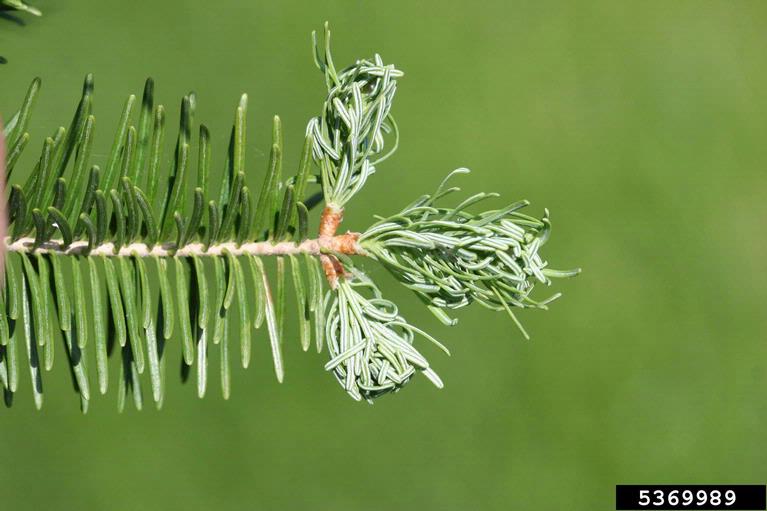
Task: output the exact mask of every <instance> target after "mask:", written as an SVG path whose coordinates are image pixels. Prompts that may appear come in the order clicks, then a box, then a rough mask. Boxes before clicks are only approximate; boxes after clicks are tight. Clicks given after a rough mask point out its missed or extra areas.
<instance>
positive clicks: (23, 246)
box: [3, 232, 365, 257]
mask: <svg viewBox="0 0 767 511" xmlns="http://www.w3.org/2000/svg"><path fill="white" fill-rule="evenodd" d="M358 237H359V234H358V233H353V232H348V233H346V234H342V235H339V236H333V237H324V238H323V237H321V238H317V239H308V240H305V241H303V242H301V243H295V242H292V241H281V242H278V243H272V242H270V241H259V242H252V243H243V244H241V245H238V244H237V243H234V242H226V243H218V244H215V245H211V246H210V247H208V249H207V250H205V245H204V244H202V243H189V244H187V245H184V246H183V247H181V248H179V249H176V246H175V244H173V243H165V244H162V245H155V246H154V247H150V246H149V245H147V244H145V243H131V244H129V245H125V246H123V247H120V248H119V249H118V250H115V245H114V244H113V243H104V244H102V245H98V246H96V247H94V248H93V250H91V251H90V252H88V242H86V241H75V242H73V243H71V244H70V245H69V246H67V247H65V246H64V244H63V242H62V241H60V240H51V241H49V242H46V243H43V244H42V245H41V246H39V247H38V248H34V243H35V239H34V238H20V239H18V240H16V241H12V240H11V239H10V238H5V242H4V243H3V245H4V247H5V249H6V251H8V252H27V253H32V252H34V253H43V254H45V253H51V254H59V255H104V256H122V257H128V256H138V257H149V256H157V257H168V256H174V255H176V256H182V257H189V256H200V257H205V256H221V255H224V254H225V253H226V251H228V252H231V253H232V255H235V256H239V255H254V256H284V255H297V254H309V255H313V256H319V257H322V256H323V255H324V254H327V253H341V254H346V255H365V250H364V249H363V248H362V247H361V246H360V245H359V243H357V238H358Z"/></svg>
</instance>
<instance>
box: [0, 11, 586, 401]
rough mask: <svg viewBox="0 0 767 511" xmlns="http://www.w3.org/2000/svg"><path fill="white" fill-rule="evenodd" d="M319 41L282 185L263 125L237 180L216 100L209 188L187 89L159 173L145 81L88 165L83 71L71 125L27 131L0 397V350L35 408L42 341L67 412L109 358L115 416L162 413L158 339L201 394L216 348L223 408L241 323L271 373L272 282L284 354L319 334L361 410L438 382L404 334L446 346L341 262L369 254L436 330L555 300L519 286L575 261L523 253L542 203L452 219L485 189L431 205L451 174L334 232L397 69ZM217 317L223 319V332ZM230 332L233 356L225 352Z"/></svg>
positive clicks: (8, 383)
mask: <svg viewBox="0 0 767 511" xmlns="http://www.w3.org/2000/svg"><path fill="white" fill-rule="evenodd" d="M329 41H330V31H329V30H328V27H327V24H326V26H325V43H324V47H323V49H322V50H320V48H319V45H318V43H317V40H316V36H315V37H314V47H315V59H316V63H317V66H318V67H319V68H320V70H321V71H322V73H323V76H324V79H325V85H326V88H327V98H326V101H325V103H324V105H323V108H322V113H321V115H320V116H318V117H316V118H314V119H311V120H310V121H309V123H308V126H307V130H306V137H305V140H304V144H303V148H302V150H301V158H300V164H299V168H298V169H297V171H296V173H295V175H293V176H289V177H288V178H287V179H286V178H284V177H283V153H284V150H285V148H284V143H283V135H282V130H283V127H282V123H281V121H280V118H279V117H277V116H275V117H274V119H273V123H272V141H271V151H270V157H269V162H268V166H267V169H266V172H265V174H264V176H263V181H262V183H261V186H260V188H259V191H258V193H254V192H253V191H251V188H250V186H249V181H250V180H249V178H248V177H249V176H248V173H249V172H251V170H249V169H247V161H246V157H245V155H246V154H247V151H246V140H247V103H248V97H247V95H245V94H243V95H242V96H241V97H240V100H239V102H238V103H237V105H236V107H235V112H234V120H233V125H232V129H231V134H230V139H229V145H228V151H227V152H226V154H225V157H224V158H222V159H221V160H223V172H222V173H221V174H220V175H221V176H222V178H221V180H220V182H219V183H212V182H211V181H212V179H211V176H212V175H213V174H214V173H213V172H212V171H211V169H212V166H213V165H215V164H216V159H215V158H214V157H213V156H212V154H213V151H214V149H215V148H213V147H212V146H211V143H210V140H211V134H210V132H209V130H208V128H207V127H206V126H205V125H203V124H199V125H196V122H197V120H196V116H195V113H196V106H197V97H196V95H195V94H194V93H189V94H188V95H186V96H185V97H184V98H183V99H182V102H181V115H180V118H179V123H178V134H177V136H176V138H175V141H174V142H175V148H174V152H173V154H172V164H171V165H170V167H169V168H166V167H165V166H164V165H163V162H164V158H163V146H164V140H165V135H166V127H165V125H166V119H165V109H164V107H163V106H162V105H161V104H158V103H157V102H156V99H155V84H154V82H153V81H152V80H151V79H148V80H147V81H146V83H145V85H144V91H143V95H142V99H141V103H140V107H139V108H138V112H137V114H135V115H134V112H133V111H134V106H135V104H136V97H135V96H133V95H131V96H129V97H128V98H127V100H126V101H125V103H124V106H123V110H122V115H121V117H120V119H119V121H118V123H117V126H116V128H115V135H114V136H113V137H112V149H111V151H110V152H109V156H108V158H107V159H106V160H105V161H96V158H95V157H94V152H93V151H92V148H93V146H94V143H95V138H96V130H95V126H96V118H95V115H94V113H93V112H94V109H93V90H94V81H93V77H92V76H90V75H88V76H87V77H86V78H85V81H84V84H83V88H82V94H81V97H80V101H79V102H78V105H77V108H76V109H75V112H74V114H73V117H72V119H71V121H70V122H69V124H68V125H67V127H64V126H62V127H60V128H58V129H57V130H56V131H55V132H54V133H53V134H51V136H49V137H46V138H45V139H44V142H43V143H42V148H41V152H40V156H39V158H37V160H36V163H35V165H34V167H33V168H32V169H31V172H30V173H29V175H28V178H27V179H26V181H25V182H24V183H23V184H21V183H12V186H11V190H10V194H9V199H8V215H7V218H8V221H9V225H10V228H11V229H10V234H9V235H8V236H5V237H4V236H0V250H2V251H4V252H7V254H6V255H7V258H6V261H5V264H4V267H5V271H6V276H5V281H4V286H3V288H2V290H0V385H1V386H2V388H3V391H4V396H5V400H6V403H8V404H10V403H11V402H12V401H13V398H14V395H15V394H16V392H17V390H18V388H19V378H20V376H19V374H20V370H21V368H20V366H21V365H22V362H21V361H20V358H19V357H20V356H22V355H20V354H21V353H26V355H27V358H26V363H27V365H28V369H29V375H30V379H31V383H32V389H33V398H34V402H35V404H36V406H38V407H40V406H41V405H42V402H43V383H42V382H43V374H44V371H49V370H50V369H51V368H52V366H53V362H54V358H55V357H54V353H55V351H56V350H55V344H56V341H57V339H58V338H59V337H61V338H63V340H64V345H65V348H66V350H65V351H66V353H65V355H66V358H67V362H68V363H69V366H70V368H71V375H72V378H73V385H74V387H75V389H76V390H77V392H78V394H79V401H80V406H81V408H82V410H83V411H86V410H87V408H88V405H89V401H90V399H91V398H92V397H93V395H94V394H95V389H96V388H98V391H99V392H100V393H102V394H103V393H105V392H107V389H108V388H109V387H110V373H109V368H108V362H107V361H108V357H109V356H110V352H111V356H118V357H119V358H120V371H119V375H118V377H117V397H118V409H119V410H122V409H124V407H125V404H126V402H127V401H128V398H129V397H131V398H132V401H133V403H134V405H135V406H136V407H137V408H139V409H141V408H142V407H143V405H144V397H145V395H146V396H150V397H151V400H152V401H154V402H155V404H156V405H157V406H158V407H160V406H162V404H163V403H164V392H165V381H164V378H165V377H164V374H165V369H164V367H165V364H166V362H165V361H166V359H167V346H168V345H167V343H168V342H169V341H170V342H172V341H174V340H177V341H178V343H177V344H179V345H180V352H181V358H182V368H183V370H182V376H183V378H184V379H186V378H188V377H189V376H190V375H191V374H193V373H194V375H195V377H196V380H197V385H196V390H197V394H198V396H200V397H202V396H204V395H205V394H206V393H207V388H208V384H209V381H210V374H209V370H210V368H209V362H208V355H209V353H210V351H211V349H214V347H217V348H215V349H218V350H219V354H220V366H219V371H220V378H219V379H220V383H221V392H222V395H223V397H224V398H225V399H228V398H229V396H230V395H231V385H230V380H231V377H230V371H231V368H230V365H231V363H232V360H234V359H235V358H238V359H239V360H240V363H241V364H242V365H243V367H248V366H249V365H250V363H251V358H252V356H251V354H252V350H253V347H252V335H251V334H252V331H251V329H259V328H261V327H263V326H265V327H266V328H265V330H266V334H265V337H266V338H267V339H268V343H269V349H270V351H271V354H272V365H273V368H274V372H275V376H276V378H277V380H278V381H282V380H283V377H284V372H285V364H284V360H283V356H282V344H283V337H284V335H283V330H284V325H285V321H286V318H288V317H289V316H288V310H289V309H287V308H286V304H285V300H286V289H287V288H288V287H291V286H292V289H293V291H294V295H295V301H296V303H295V307H296V308H295V312H296V315H295V321H296V323H297V326H298V331H299V342H300V344H301V346H302V348H303V349H304V350H305V351H306V350H308V349H309V347H310V346H311V345H312V337H314V345H315V346H316V349H317V351H321V350H322V348H323V346H324V345H325V341H326V340H327V345H328V351H329V357H330V361H329V362H328V363H327V364H326V369H327V370H329V371H331V372H332V373H333V374H334V376H335V377H336V379H337V380H338V382H339V383H340V384H341V386H342V387H343V388H344V389H345V390H346V391H347V392H348V393H349V394H350V395H351V396H352V397H353V398H354V399H357V400H361V399H365V400H368V401H371V402H372V400H373V399H375V398H377V397H380V396H382V395H385V394H388V393H391V392H396V391H399V390H400V389H401V388H403V387H404V385H406V384H407V383H408V382H409V381H411V380H412V376H413V375H414V374H415V373H417V372H420V373H423V374H424V375H425V376H426V377H427V378H428V379H430V380H431V381H432V382H433V383H434V384H435V385H436V386H437V387H442V381H441V380H440V378H439V377H438V376H437V374H436V373H435V372H434V371H433V369H432V368H431V366H430V364H429V363H428V361H427V360H426V359H425V357H424V356H423V355H422V354H421V353H420V352H419V351H418V350H417V349H416V348H415V346H414V342H415V339H416V337H417V336H416V334H418V335H419V336H421V337H424V338H426V339H427V340H429V341H432V342H433V343H435V344H437V346H439V347H440V348H441V349H443V350H444V351H445V352H447V349H446V348H444V346H442V345H441V344H439V343H438V342H437V341H436V340H435V339H433V338H432V337H431V336H429V335H428V334H426V333H425V332H424V331H422V330H421V329H419V328H417V327H415V326H413V325H411V324H410V323H408V322H407V321H406V320H405V319H404V318H403V317H402V316H400V315H399V313H398V311H397V307H396V305H395V304H394V303H392V302H391V301H388V300H386V299H385V298H383V296H382V295H381V293H380V291H379V290H378V288H377V287H376V285H375V283H374V282H373V281H372V280H371V279H370V278H369V277H368V276H366V275H365V274H364V273H362V272H361V271H360V269H359V268H358V267H357V266H356V264H355V262H354V260H353V259H352V257H350V256H354V257H357V258H358V257H369V258H372V259H374V260H377V261H378V262H379V263H381V264H383V265H384V266H385V267H386V268H387V269H388V270H389V271H390V272H391V273H392V274H393V275H394V276H395V277H396V278H397V279H398V280H399V281H400V282H401V283H402V284H403V285H405V286H406V287H408V288H410V289H411V290H413V291H414V292H415V293H416V294H417V295H418V296H419V297H420V298H421V299H422V300H423V301H424V302H425V303H426V304H427V306H428V307H429V309H430V310H431V311H432V312H433V313H434V314H435V315H436V316H437V317H438V318H439V319H441V320H442V321H443V322H445V323H447V324H454V323H455V321H454V320H452V319H451V318H450V317H449V316H448V312H447V311H450V310H453V309H457V308H460V307H463V306H466V305H468V304H470V303H473V302H477V303H479V304H481V305H483V306H485V307H488V308H491V309H495V310H505V311H507V312H508V313H509V314H510V315H511V316H512V318H513V320H514V321H515V322H517V324H518V325H519V322H518V321H517V319H516V317H515V315H514V313H513V312H512V309H513V308H515V307H516V308H537V309H545V308H546V307H547V304H548V303H549V302H551V301H552V300H553V299H554V298H556V297H557V296H558V295H554V296H553V297H551V298H548V299H545V300H540V301H537V300H535V299H533V298H532V297H531V292H532V290H533V288H534V286H535V285H536V283H538V284H539V285H540V284H545V285H549V284H550V283H551V279H552V278H557V277H565V276H572V275H575V274H576V273H578V271H579V270H572V271H564V272H563V271H556V270H552V269H550V268H549V267H548V265H547V263H546V262H545V261H544V260H543V258H542V257H541V255H540V249H541V247H542V246H543V245H544V243H545V242H546V240H547V239H548V236H549V233H550V222H549V217H548V211H546V213H545V214H544V216H543V218H541V219H537V218H534V217H531V216H528V215H524V214H523V213H521V211H520V209H521V208H522V207H524V206H526V205H527V203H526V202H525V201H521V202H518V203H514V204H512V205H510V206H508V207H506V208H501V209H495V210H487V211H484V212H480V213H474V212H471V206H473V205H474V204H477V203H479V202H480V201H482V200H485V199H487V198H490V197H493V196H495V194H477V195H475V196H472V197H470V198H468V199H466V200H464V201H463V202H462V203H460V204H459V205H457V206H455V207H448V206H444V205H437V201H440V200H441V199H442V197H444V196H445V195H447V194H448V193H450V192H452V191H455V190H456V188H448V187H447V181H448V179H449V178H450V176H448V179H445V181H443V183H442V185H441V186H440V187H439V188H438V189H437V191H436V192H435V193H433V194H431V195H424V196H423V197H421V198H419V199H418V200H417V201H415V202H414V203H412V204H410V205H409V206H407V207H406V208H405V209H403V210H402V211H400V212H399V213H398V214H396V215H393V216H391V217H387V218H380V221H379V222H378V223H376V224H374V225H373V226H371V227H370V228H369V229H367V230H366V231H365V232H364V233H362V234H359V233H351V232H348V233H346V234H340V235H339V234H337V232H338V229H339V226H340V224H341V221H342V219H343V214H344V206H345V205H346V204H347V203H348V201H349V200H351V199H352V198H353V197H354V195H355V194H356V193H357V192H358V191H359V190H360V189H361V188H362V186H363V185H364V184H365V183H366V181H367V179H368V178H369V177H370V175H372V174H373V172H375V169H376V165H379V164H380V163H381V162H383V161H384V160H385V159H386V158H387V157H388V156H389V155H390V154H391V153H392V152H393V151H394V150H396V148H397V145H398V130H397V125H396V123H395V122H394V119H393V118H392V116H391V113H390V112H391V106H392V101H393V98H394V94H395V92H396V87H397V78H399V77H401V76H402V73H401V71H399V70H397V69H396V68H395V67H394V66H392V65H384V64H383V61H382V59H381V58H380V57H379V56H378V55H376V56H375V57H374V58H373V59H362V60H358V61H356V62H355V63H354V64H353V65H351V66H348V67H345V68H343V69H342V70H340V71H338V70H337V69H336V67H335V64H334V63H333V59H332V56H331V54H330V43H329ZM40 86H41V82H40V80H39V79H35V80H33V82H32V84H31V85H30V87H29V90H28V91H27V94H26V96H25V98H24V100H23V102H22V105H21V107H20V108H19V110H18V112H17V113H16V114H15V115H14V116H12V117H11V120H10V122H9V123H8V125H7V126H6V127H5V128H3V129H2V131H0V165H3V164H4V165H5V169H2V168H0V173H1V174H3V175H5V176H7V177H8V178H11V176H12V175H13V171H14V168H15V166H16V165H17V164H18V162H19V161H20V156H21V154H22V153H23V152H24V151H25V150H26V149H27V148H28V147H29V144H30V140H31V137H30V132H29V130H28V128H29V125H30V122H29V121H30V118H31V113H32V111H33V108H34V105H35V102H36V98H37V95H38V92H39V90H40ZM194 134H196V136H197V139H196V140H195V139H194ZM390 135H391V136H390ZM3 138H5V139H7V153H6V154H5V155H2V154H1V152H2V147H1V146H2V140H3ZM195 144H196V146H197V152H196V154H193V153H192V147H193V146H194V145H195ZM315 167H317V168H318V169H319V173H318V174H317V175H313V174H312V171H313V170H314V169H315ZM464 172H467V171H465V170H464V169H459V170H457V171H455V172H454V173H453V174H455V173H464ZM453 174H451V176H452V175H453ZM312 184H319V185H320V186H321V187H322V191H321V192H320V196H322V197H324V199H325V208H324V210H323V213H322V216H321V218H320V222H319V225H318V226H317V231H316V232H317V236H316V237H315V238H310V237H309V234H308V233H309V230H310V226H309V217H308V209H309V207H311V205H312V204H315V203H316V199H315V198H313V197H315V196H316V195H317V194H316V193H315V194H314V195H313V192H314V191H313V190H310V185H312ZM214 189H215V191H214ZM3 217H5V215H3ZM0 227H1V226H0ZM264 257H274V258H275V260H276V272H275V275H268V274H267V272H266V271H265V266H264V263H263V261H262V258H264ZM148 258H149V259H148ZM152 260H154V262H153V263H152ZM170 266H172V268H171V267H170ZM211 266H212V268H211ZM323 273H324V274H325V280H327V282H328V284H329V287H330V289H329V290H327V291H326V290H325V289H324V284H323ZM155 283H156V284H155ZM157 288H159V289H157ZM233 316H235V317H236V320H237V322H238V323H237V325H238V328H232V327H230V322H231V321H232V319H233V318H232V317H233ZM520 328H521V325H520ZM525 335H526V334H525ZM237 340H239V347H237V346H235V345H233V344H232V343H233V342H235V341H237ZM111 344H114V345H115V346H116V349H114V350H110V348H109V346H110V345H111ZM22 345H23V347H22ZM234 353H239V356H234V355H233V354H234ZM91 366H93V367H91ZM192 367H194V369H195V370H194V371H192ZM94 371H95V379H93V380H91V379H92V378H94V376H93V372H94ZM145 374H148V376H145ZM146 379H148V384H149V387H148V389H149V391H150V392H149V393H146V394H145V392H144V389H143V388H142V380H146ZM143 383H144V384H146V382H143ZM91 387H93V390H92V388H91Z"/></svg>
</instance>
